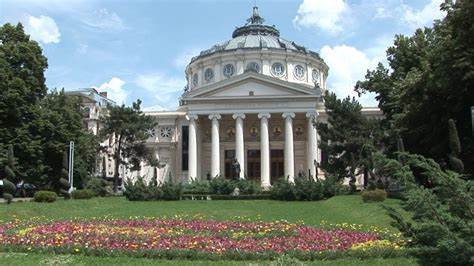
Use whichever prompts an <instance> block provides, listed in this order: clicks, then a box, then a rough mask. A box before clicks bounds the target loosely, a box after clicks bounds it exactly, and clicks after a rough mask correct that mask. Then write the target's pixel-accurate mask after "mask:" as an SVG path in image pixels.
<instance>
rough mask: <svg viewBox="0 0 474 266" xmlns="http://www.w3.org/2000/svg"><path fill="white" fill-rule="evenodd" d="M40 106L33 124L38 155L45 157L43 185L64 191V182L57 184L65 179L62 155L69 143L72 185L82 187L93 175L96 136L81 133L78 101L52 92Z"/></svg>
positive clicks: (97, 146)
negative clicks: (38, 145) (39, 151)
mask: <svg viewBox="0 0 474 266" xmlns="http://www.w3.org/2000/svg"><path fill="white" fill-rule="evenodd" d="M41 106H42V108H41V116H40V119H38V120H35V121H33V123H34V124H35V126H36V127H37V134H38V135H37V138H38V139H39V140H40V143H41V148H42V152H43V154H47V156H44V158H42V164H43V165H44V166H45V170H44V174H43V178H42V181H43V184H44V185H47V186H49V187H51V188H54V189H55V190H58V189H61V188H63V187H64V186H63V185H62V183H64V182H60V179H61V178H63V179H64V178H65V179H67V174H66V175H64V171H65V169H66V171H67V164H66V165H64V155H65V154H67V152H68V149H69V142H70V141H74V143H75V145H74V147H75V151H74V177H75V178H74V183H75V184H74V185H75V186H77V187H82V186H83V184H84V183H85V181H86V180H87V179H88V178H90V176H91V175H92V174H93V171H94V167H95V163H96V158H97V151H98V149H99V142H98V138H97V137H96V136H94V135H93V134H92V133H91V132H88V131H86V130H84V127H83V121H82V114H81V104H80V100H79V98H76V97H71V96H67V95H66V94H65V93H64V91H59V92H57V91H52V92H51V93H49V94H48V95H47V96H46V97H45V98H44V99H43V100H42V101H41ZM66 161H67V157H66Z"/></svg>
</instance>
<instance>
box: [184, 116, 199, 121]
mask: <svg viewBox="0 0 474 266" xmlns="http://www.w3.org/2000/svg"><path fill="white" fill-rule="evenodd" d="M186 119H187V120H189V121H191V120H197V119H198V115H197V114H187V115H186Z"/></svg>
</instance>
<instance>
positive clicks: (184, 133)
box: [181, 126, 189, 171]
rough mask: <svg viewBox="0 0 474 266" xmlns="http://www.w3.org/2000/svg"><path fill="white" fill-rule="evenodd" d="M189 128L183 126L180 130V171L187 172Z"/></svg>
mask: <svg viewBox="0 0 474 266" xmlns="http://www.w3.org/2000/svg"><path fill="white" fill-rule="evenodd" d="M188 136H189V127H188V126H183V127H182V128H181V138H182V139H181V169H182V170H183V171H188V160H189V142H188V141H189V137H188Z"/></svg>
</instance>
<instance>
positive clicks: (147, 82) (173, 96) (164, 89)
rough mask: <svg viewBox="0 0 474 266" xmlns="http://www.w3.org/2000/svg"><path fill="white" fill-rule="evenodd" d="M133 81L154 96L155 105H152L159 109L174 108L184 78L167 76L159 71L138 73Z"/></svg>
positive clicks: (184, 82)
mask: <svg viewBox="0 0 474 266" xmlns="http://www.w3.org/2000/svg"><path fill="white" fill-rule="evenodd" d="M135 83H136V84H137V85H138V86H139V87H142V88H144V89H145V90H147V91H149V92H150V93H152V94H153V95H154V96H155V100H156V105H155V106H153V107H156V106H159V108H158V109H160V110H165V109H166V110H170V109H173V108H176V106H177V103H178V102H177V99H178V97H179V95H180V94H181V93H182V92H183V87H184V85H186V81H185V80H184V79H181V78H175V77H167V76H166V75H165V74H163V73H161V72H156V73H151V74H142V75H138V76H137V77H136V79H135ZM155 109H156V108H155Z"/></svg>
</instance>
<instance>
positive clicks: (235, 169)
mask: <svg viewBox="0 0 474 266" xmlns="http://www.w3.org/2000/svg"><path fill="white" fill-rule="evenodd" d="M232 178H233V179H239V178H240V163H239V161H237V158H234V161H233V162H232Z"/></svg>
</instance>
